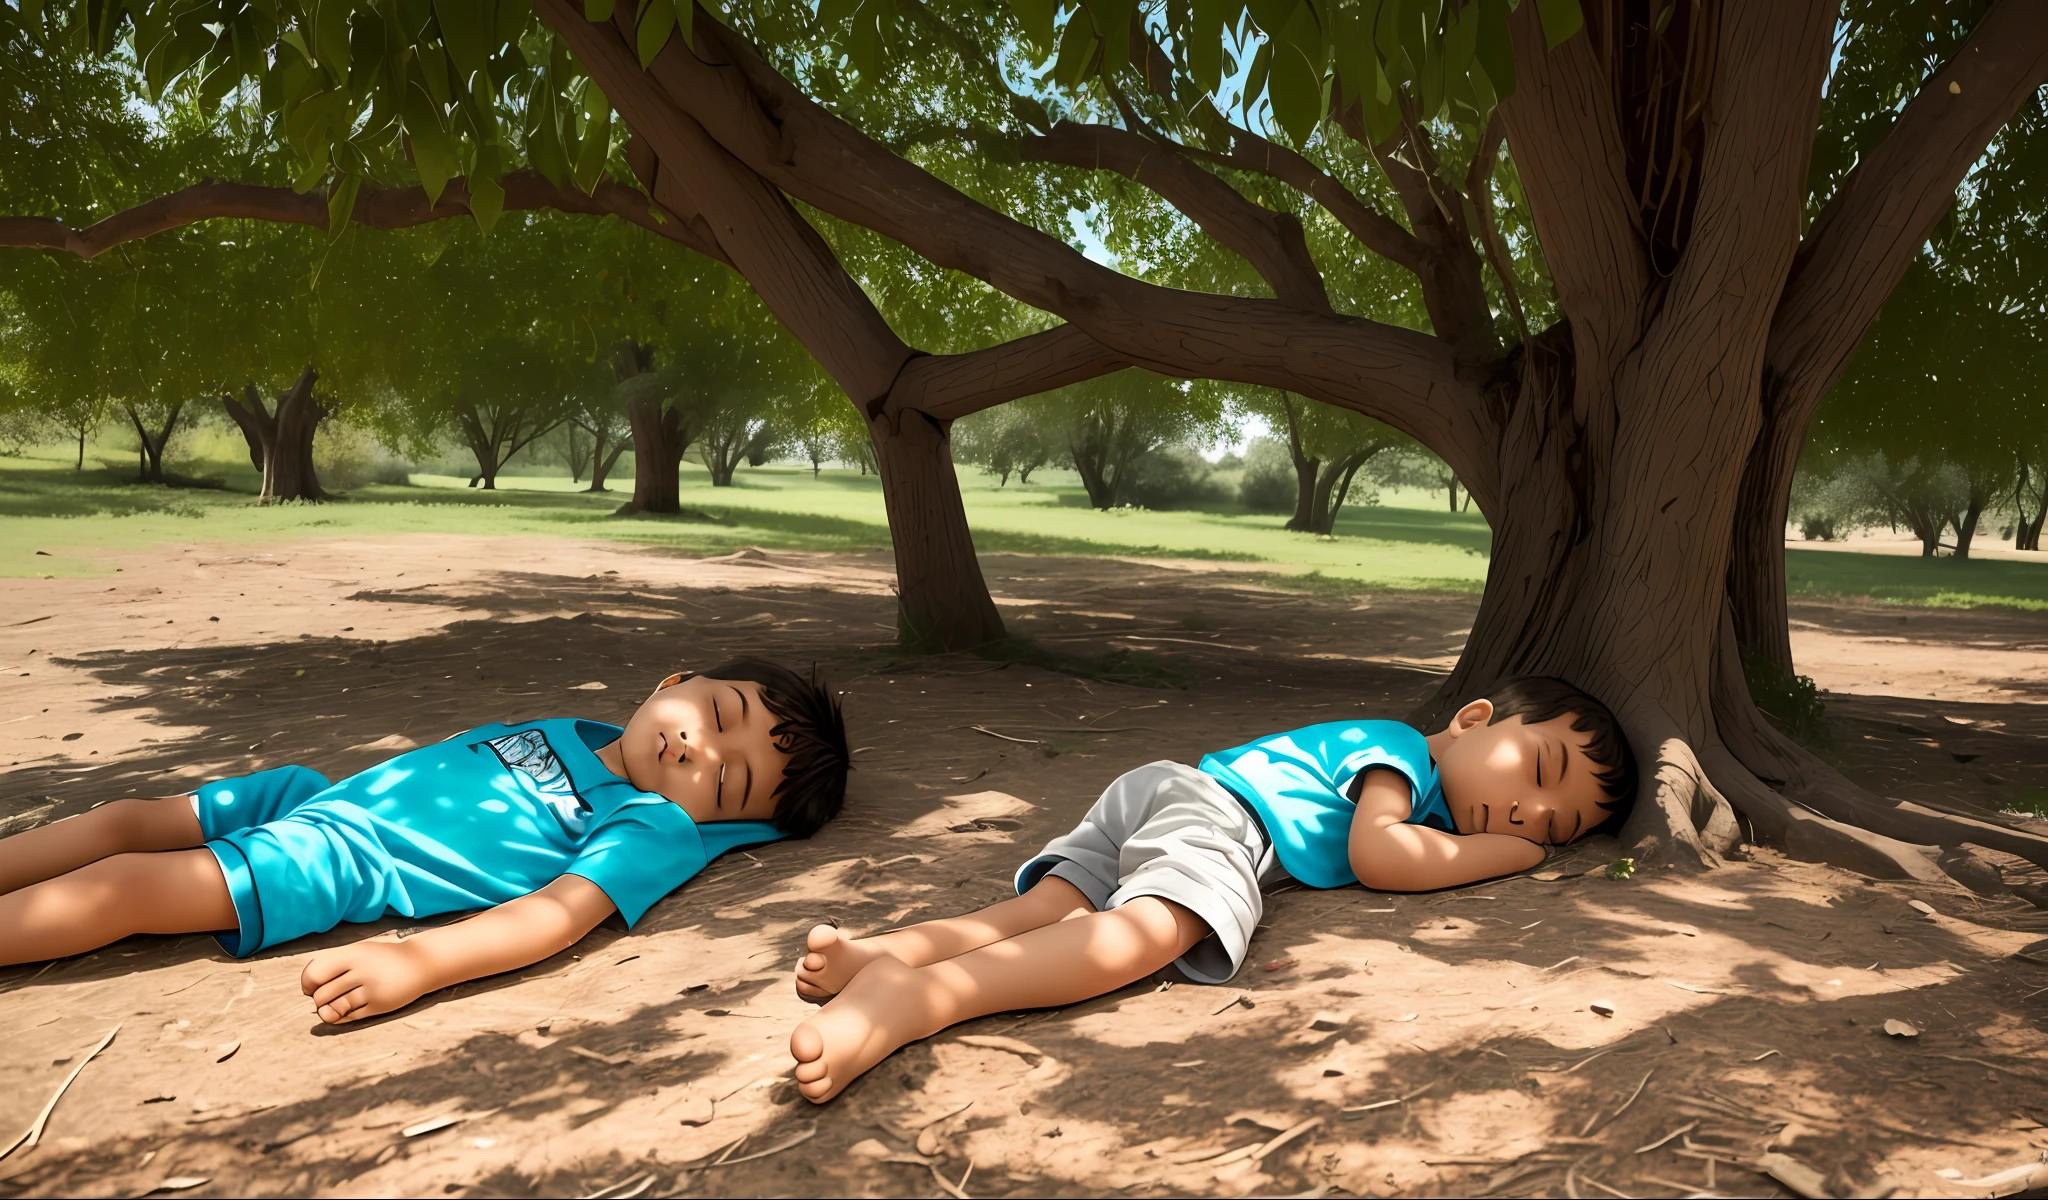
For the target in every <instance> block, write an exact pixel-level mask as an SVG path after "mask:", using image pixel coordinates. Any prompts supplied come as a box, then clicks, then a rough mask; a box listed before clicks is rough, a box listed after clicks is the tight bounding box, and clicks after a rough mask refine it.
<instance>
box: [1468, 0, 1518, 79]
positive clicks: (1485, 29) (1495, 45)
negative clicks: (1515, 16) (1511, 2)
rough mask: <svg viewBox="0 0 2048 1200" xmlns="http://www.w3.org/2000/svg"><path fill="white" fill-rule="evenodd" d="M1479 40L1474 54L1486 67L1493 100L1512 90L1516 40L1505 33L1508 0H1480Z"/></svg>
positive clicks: (1482, 65)
mask: <svg viewBox="0 0 2048 1200" xmlns="http://www.w3.org/2000/svg"><path fill="white" fill-rule="evenodd" d="M1479 9H1480V13H1479V41H1478V43H1477V44H1476V45H1475V46H1474V47H1473V56H1474V57H1475V58H1477V59H1478V60H1479V65H1480V66H1481V67H1483V68H1485V70H1486V82H1487V83H1488V85H1489V86H1491V87H1492V89H1493V95H1494V99H1495V100H1496V101H1500V100H1505V99H1507V98H1508V97H1509V96H1512V95H1513V94H1514V92H1515V44H1514V41H1513V39H1512V38H1510V36H1509V34H1508V0H1479Z"/></svg>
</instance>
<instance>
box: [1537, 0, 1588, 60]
mask: <svg viewBox="0 0 2048 1200" xmlns="http://www.w3.org/2000/svg"><path fill="white" fill-rule="evenodd" d="M1536 15H1537V16H1539V17H1541V18H1543V37H1544V39H1545V40H1546V41H1548V42H1549V43H1550V48H1551V49H1553V50H1555V49H1557V48H1558V47H1559V46H1561V45H1563V44H1564V41H1565V39H1566V38H1569V37H1570V36H1572V35H1573V34H1575V33H1577V32H1578V31H1579V30H1581V29H1584V28H1585V27H1586V14H1585V13H1584V12H1582V11H1580V9H1579V0H1536Z"/></svg>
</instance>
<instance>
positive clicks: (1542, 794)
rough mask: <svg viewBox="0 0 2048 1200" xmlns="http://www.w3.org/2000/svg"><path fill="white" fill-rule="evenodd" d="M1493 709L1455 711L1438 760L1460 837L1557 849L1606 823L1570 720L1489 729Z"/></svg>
mask: <svg viewBox="0 0 2048 1200" xmlns="http://www.w3.org/2000/svg"><path fill="white" fill-rule="evenodd" d="M1492 716H1493V704H1492V702H1490V701H1487V700H1475V701H1473V702H1472V703H1470V704H1468V705H1466V706H1465V707H1464V708H1462V709H1460V710H1458V715H1457V716H1455V717H1453V718H1451V724H1450V727H1449V728H1448V729H1447V730H1445V734H1446V735H1447V738H1448V743H1447V744H1446V745H1445V746H1444V747H1443V752H1442V753H1440V754H1439V755H1437V771H1438V773H1439V775H1440V777H1441V778H1442V780H1443V788H1444V801H1445V803H1447V804H1449V805H1450V809H1451V819H1452V820H1453V821H1455V822H1456V824H1457V826H1458V832H1459V833H1506V834H1512V835H1513V836H1515V837H1519V838H1527V839H1528V840H1529V841H1532V842H1536V843H1539V844H1542V845H1551V846H1562V845H1564V844H1565V843H1566V842H1569V841H1572V840H1573V839H1574V838H1577V837H1578V836H1579V835H1580V834H1583V833H1586V832H1588V831H1589V830H1591V829H1592V828H1593V827H1594V826H1596V825H1598V824H1600V822H1602V821H1604V820H1606V819H1607V812H1606V810H1604V809H1602V808H1601V807H1600V802H1601V801H1602V800H1605V799H1607V794H1606V793H1605V792H1603V791H1602V790H1601V789H1600V780H1599V779H1598V778H1596V777H1595V775H1594V773H1593V772H1594V767H1593V762H1592V760H1591V759H1589V758H1587V757H1586V735H1585V734H1583V733H1579V732H1577V731H1575V730H1574V729H1572V717H1571V716H1570V715H1569V714H1567V715H1565V716H1561V717H1556V718H1553V719H1551V720H1548V721H1545V722H1543V723H1541V724H1539V725H1525V724H1523V723H1522V718H1520V717H1508V718H1506V719H1505V720H1503V721H1501V722H1500V723H1499V724H1497V725H1489V724H1487V721H1488V719H1490V718H1491V717H1492Z"/></svg>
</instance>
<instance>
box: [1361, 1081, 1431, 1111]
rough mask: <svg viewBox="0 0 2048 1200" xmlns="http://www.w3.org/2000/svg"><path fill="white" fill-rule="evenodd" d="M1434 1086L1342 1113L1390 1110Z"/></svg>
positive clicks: (1362, 1105) (1417, 1089) (1420, 1088)
mask: <svg viewBox="0 0 2048 1200" xmlns="http://www.w3.org/2000/svg"><path fill="white" fill-rule="evenodd" d="M1435 1086H1436V1085H1435V1084H1433V1083H1432V1084H1428V1085H1425V1086H1423V1087H1419V1088H1416V1089H1415V1090H1414V1091H1412V1092H1410V1093H1408V1094H1407V1095H1405V1096H1396V1097H1394V1098H1393V1099H1392V1100H1380V1101H1377V1102H1375V1103H1372V1104H1360V1105H1356V1106H1354V1107H1352V1108H1347V1109H1344V1110H1343V1111H1344V1112H1347V1113H1367V1112H1373V1111H1374V1110H1376V1109H1382V1108H1392V1107H1394V1106H1395V1105H1396V1104H1406V1103H1408V1102H1409V1101H1410V1100H1413V1099H1415V1098H1416V1097H1417V1096H1420V1095H1421V1094H1422V1093H1424V1092H1426V1091H1428V1090H1429V1089H1430V1088H1433V1087H1435Z"/></svg>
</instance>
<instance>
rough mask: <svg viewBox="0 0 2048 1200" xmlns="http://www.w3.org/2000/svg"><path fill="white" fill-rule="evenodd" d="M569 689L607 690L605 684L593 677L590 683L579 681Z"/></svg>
mask: <svg viewBox="0 0 2048 1200" xmlns="http://www.w3.org/2000/svg"><path fill="white" fill-rule="evenodd" d="M569 690H570V691H572V692H601V691H604V690H605V685H604V684H602V683H599V682H598V681H597V680H595V679H593V680H591V681H590V682H589V683H579V684H577V685H575V686H574V687H571V688H570V689H569Z"/></svg>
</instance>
